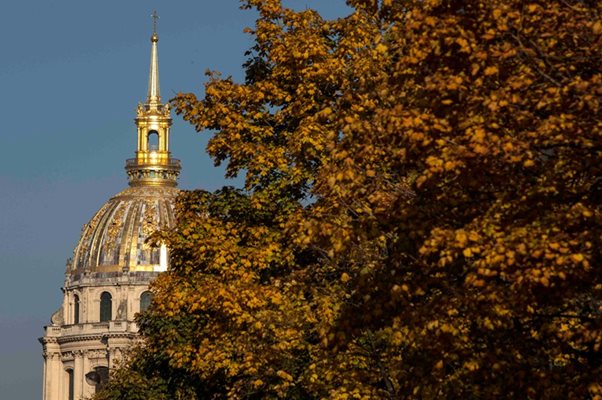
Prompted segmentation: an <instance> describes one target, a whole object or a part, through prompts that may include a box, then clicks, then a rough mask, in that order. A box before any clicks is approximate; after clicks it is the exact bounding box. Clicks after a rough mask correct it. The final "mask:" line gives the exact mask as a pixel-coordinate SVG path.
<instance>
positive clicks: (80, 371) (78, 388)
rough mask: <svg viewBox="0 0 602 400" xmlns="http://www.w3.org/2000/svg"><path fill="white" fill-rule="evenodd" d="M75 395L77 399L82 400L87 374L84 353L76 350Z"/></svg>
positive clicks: (74, 364)
mask: <svg viewBox="0 0 602 400" xmlns="http://www.w3.org/2000/svg"><path fill="white" fill-rule="evenodd" d="M73 353H74V354H73V356H74V358H73V378H74V382H73V394H74V395H75V396H74V397H75V398H76V399H82V398H83V394H84V384H85V380H86V373H85V372H84V360H83V351H81V350H76V351H74V352H73Z"/></svg>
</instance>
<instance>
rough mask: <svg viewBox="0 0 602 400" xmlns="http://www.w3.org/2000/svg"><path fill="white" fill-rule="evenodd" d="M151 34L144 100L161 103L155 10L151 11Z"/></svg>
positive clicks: (157, 17) (149, 102)
mask: <svg viewBox="0 0 602 400" xmlns="http://www.w3.org/2000/svg"><path fill="white" fill-rule="evenodd" d="M152 18H153V34H152V35H151V60H150V72H149V74H148V96H147V99H146V102H147V103H148V104H159V103H161V91H160V89H159V56H158V54H157V42H159V35H157V20H158V19H159V16H158V15H157V12H156V11H153V14H152Z"/></svg>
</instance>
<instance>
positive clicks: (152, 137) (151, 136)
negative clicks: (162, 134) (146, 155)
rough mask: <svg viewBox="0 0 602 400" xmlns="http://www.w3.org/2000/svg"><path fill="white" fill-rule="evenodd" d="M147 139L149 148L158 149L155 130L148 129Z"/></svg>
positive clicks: (157, 137) (157, 138)
mask: <svg viewBox="0 0 602 400" xmlns="http://www.w3.org/2000/svg"><path fill="white" fill-rule="evenodd" d="M147 140H148V149H149V150H159V134H158V133H157V131H150V132H149V133H148V136H147Z"/></svg>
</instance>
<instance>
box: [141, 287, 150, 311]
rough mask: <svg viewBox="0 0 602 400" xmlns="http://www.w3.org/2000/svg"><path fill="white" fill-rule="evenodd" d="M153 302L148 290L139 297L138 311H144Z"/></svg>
mask: <svg viewBox="0 0 602 400" xmlns="http://www.w3.org/2000/svg"><path fill="white" fill-rule="evenodd" d="M152 300H153V294H152V293H151V292H149V291H148V290H147V291H146V292H144V293H142V294H141V295H140V311H141V312H142V311H146V310H147V309H148V307H149V306H150V304H151V301H152Z"/></svg>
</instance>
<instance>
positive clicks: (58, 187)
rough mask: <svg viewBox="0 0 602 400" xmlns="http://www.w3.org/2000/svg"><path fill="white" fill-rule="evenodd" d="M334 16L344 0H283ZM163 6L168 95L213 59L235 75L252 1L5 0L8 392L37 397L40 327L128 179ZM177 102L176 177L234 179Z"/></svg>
mask: <svg viewBox="0 0 602 400" xmlns="http://www.w3.org/2000/svg"><path fill="white" fill-rule="evenodd" d="M285 3H286V4H287V5H289V6H293V7H294V8H305V7H309V8H315V9H318V10H319V11H320V12H321V13H322V15H323V16H325V17H327V18H334V17H337V16H341V15H344V14H345V13H347V12H348V9H347V7H346V6H345V2H344V0H287V1H286V2H285ZM155 9H156V10H157V12H158V13H159V15H160V20H159V25H158V32H159V37H160V40H159V69H160V76H161V94H162V96H163V99H164V100H167V99H169V98H171V97H172V96H173V95H174V94H175V93H177V92H178V91H183V92H189V91H193V92H195V93H197V94H202V85H203V83H204V82H205V80H206V78H205V76H204V71H205V70H207V69H212V70H218V71H221V72H222V73H223V74H224V75H226V76H227V75H232V76H233V77H234V79H235V80H239V81H240V80H241V78H242V76H243V73H242V68H241V65H242V63H243V62H244V59H245V58H244V51H245V50H247V49H248V48H249V47H250V46H251V38H250V37H249V36H248V35H247V34H245V33H243V28H244V27H246V26H253V24H254V19H255V14H254V13H253V12H250V11H244V10H240V9H239V2H238V1H237V0H220V1H208V0H196V1H192V0H173V1H169V2H168V1H158V0H145V1H143V0H127V1H124V0H120V1H116V0H105V1H81V0H30V1H6V2H2V4H1V5H0V123H1V125H0V152H1V153H0V154H1V156H0V272H1V278H0V399H2V400H12V399H15V400H29V399H31V400H36V399H39V398H41V385H42V356H41V351H42V348H41V345H40V344H39V343H38V342H37V338H38V337H40V336H42V326H43V325H46V324H47V323H48V321H49V318H50V315H51V314H52V313H53V312H54V311H55V310H56V309H57V308H58V307H59V305H60V303H61V299H62V294H61V291H60V287H61V286H62V284H63V279H64V272H65V261H66V259H67V258H68V257H70V256H71V252H72V251H73V247H74V246H75V244H76V242H77V239H78V237H79V233H80V230H81V227H82V225H83V224H84V223H86V222H87V221H88V220H89V219H90V218H91V216H92V215H93V214H94V212H96V210H97V209H98V208H99V207H100V206H101V205H102V204H103V203H104V202H105V201H106V200H108V199H109V197H110V196H112V195H113V194H115V193H117V192H119V191H120V190H121V189H123V188H124V187H126V185H127V179H126V175H125V172H124V169H123V166H124V161H125V159H126V158H129V157H132V156H133V155H134V150H135V143H136V131H135V127H134V123H133V119H134V115H135V108H136V104H137V103H138V102H139V101H143V100H144V99H145V95H146V84H147V78H148V66H149V65H148V64H149V58H150V42H149V37H150V33H151V29H152V23H151V18H150V14H151V12H152V11H153V10H155ZM206 141H207V135H199V134H197V133H195V132H194V130H192V128H190V127H189V126H188V125H187V124H186V123H185V122H183V121H181V120H180V119H179V118H178V117H177V116H174V126H173V127H172V136H171V150H172V154H173V156H174V157H176V158H179V159H181V160H182V167H183V168H182V174H181V179H180V187H182V188H184V189H190V188H204V189H208V190H214V189H216V188H219V187H221V186H223V185H224V184H234V185H238V184H240V182H237V181H234V182H227V181H226V180H225V179H224V178H223V170H221V169H219V168H215V167H213V163H212V161H211V160H210V159H209V158H208V156H207V155H206V154H205V151H204V147H205V144H206Z"/></svg>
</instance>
